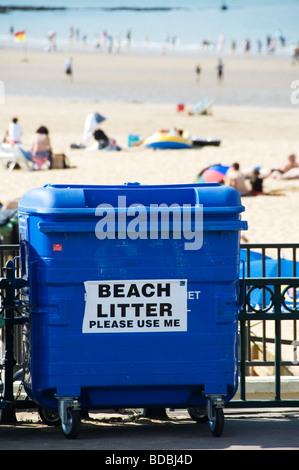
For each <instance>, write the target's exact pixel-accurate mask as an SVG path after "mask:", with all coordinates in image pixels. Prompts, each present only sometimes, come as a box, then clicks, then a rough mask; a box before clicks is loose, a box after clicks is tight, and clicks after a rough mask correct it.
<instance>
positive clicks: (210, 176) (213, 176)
mask: <svg viewBox="0 0 299 470" xmlns="http://www.w3.org/2000/svg"><path fill="white" fill-rule="evenodd" d="M229 168H230V167H229V166H224V165H221V164H218V165H212V166H209V167H208V168H205V169H204V170H203V171H202V172H201V173H200V174H199V175H198V180H197V182H198V183H221V182H222V181H223V180H224V177H225V175H226V173H227V170H228V169H229Z"/></svg>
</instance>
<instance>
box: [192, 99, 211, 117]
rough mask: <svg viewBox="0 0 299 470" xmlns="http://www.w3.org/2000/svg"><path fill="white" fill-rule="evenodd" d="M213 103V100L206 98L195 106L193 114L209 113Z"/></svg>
mask: <svg viewBox="0 0 299 470" xmlns="http://www.w3.org/2000/svg"><path fill="white" fill-rule="evenodd" d="M213 103H214V101H213V100H210V99H209V98H204V99H203V100H201V101H199V102H198V103H196V104H195V105H194V106H193V109H192V114H208V113H209V110H210V108H211V106H212V104H213Z"/></svg>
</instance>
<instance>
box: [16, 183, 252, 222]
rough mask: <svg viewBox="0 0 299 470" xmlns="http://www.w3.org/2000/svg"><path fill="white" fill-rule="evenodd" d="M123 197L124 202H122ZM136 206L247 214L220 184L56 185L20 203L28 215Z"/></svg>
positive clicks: (233, 192) (234, 194)
mask: <svg viewBox="0 0 299 470" xmlns="http://www.w3.org/2000/svg"><path fill="white" fill-rule="evenodd" d="M120 197H122V199H119V198H120ZM120 201H121V204H122V207H129V206H130V205H132V204H136V205H138V204H139V205H140V204H142V205H144V206H150V205H154V204H157V205H160V204H166V205H168V206H170V205H171V204H179V205H180V206H183V205H184V204H189V205H191V207H196V206H198V205H202V208H203V213H204V214H207V215H208V214H213V215H217V214H218V215H222V216H224V215H226V216H227V215H233V214H234V215H237V214H239V213H241V212H243V211H244V209H245V208H244V206H243V205H242V204H241V198H240V195H239V193H238V192H237V191H236V190H235V189H234V188H231V187H229V186H221V185H219V184H218V183H206V184H177V185H141V184H139V183H126V184H124V185H111V186H108V185H107V186H105V185H102V186H92V185H52V184H47V185H45V186H44V187H40V188H34V189H31V190H29V191H27V192H26V193H25V194H24V195H23V196H22V198H21V200H20V201H19V212H21V213H25V214H55V215H61V216H66V215H67V214H69V215H81V216H84V215H88V214H89V215H91V214H94V211H95V208H96V207H98V206H99V205H100V204H102V205H105V204H107V206H113V208H118V207H119V203H120Z"/></svg>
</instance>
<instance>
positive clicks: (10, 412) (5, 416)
mask: <svg viewBox="0 0 299 470" xmlns="http://www.w3.org/2000/svg"><path fill="white" fill-rule="evenodd" d="M13 270H14V268H13V262H12V261H11V260H9V261H7V263H6V267H5V275H6V276H5V277H6V279H5V280H6V282H5V297H4V298H3V308H4V312H5V315H4V320H5V326H4V344H5V354H4V372H5V378H4V396H3V398H4V401H5V402H6V403H8V406H7V407H6V408H3V409H2V415H1V424H13V423H15V422H16V421H17V419H16V414H15V406H14V394H13V374H14V366H15V364H16V361H15V358H14V294H15V293H14V283H13V278H14V272H13Z"/></svg>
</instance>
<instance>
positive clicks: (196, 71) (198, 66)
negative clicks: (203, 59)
mask: <svg viewBox="0 0 299 470" xmlns="http://www.w3.org/2000/svg"><path fill="white" fill-rule="evenodd" d="M200 72H201V68H200V64H196V66H195V75H196V81H197V83H198V82H199V76H200Z"/></svg>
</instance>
